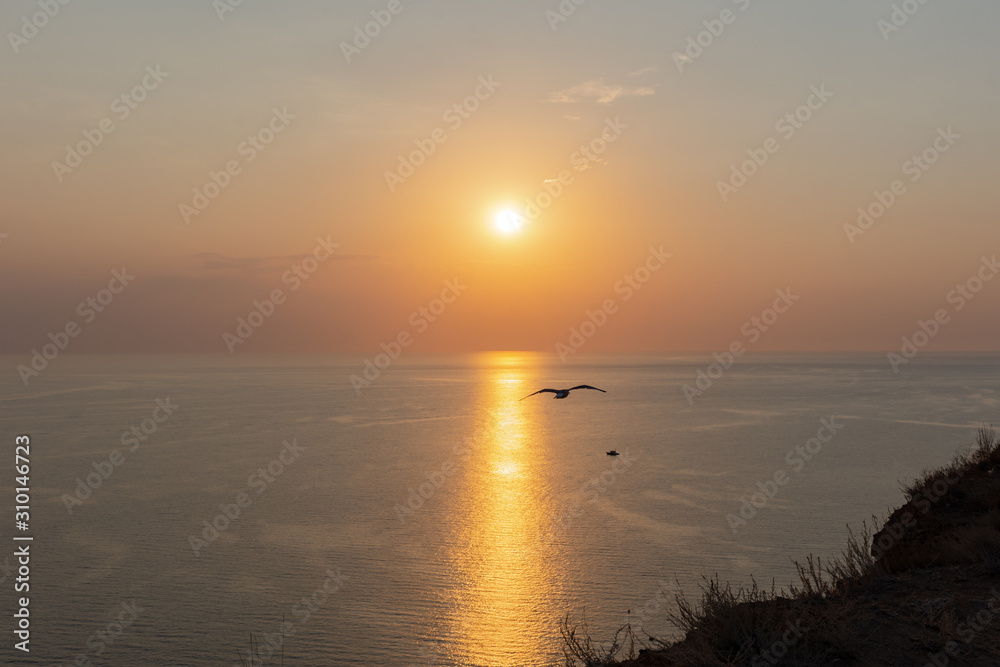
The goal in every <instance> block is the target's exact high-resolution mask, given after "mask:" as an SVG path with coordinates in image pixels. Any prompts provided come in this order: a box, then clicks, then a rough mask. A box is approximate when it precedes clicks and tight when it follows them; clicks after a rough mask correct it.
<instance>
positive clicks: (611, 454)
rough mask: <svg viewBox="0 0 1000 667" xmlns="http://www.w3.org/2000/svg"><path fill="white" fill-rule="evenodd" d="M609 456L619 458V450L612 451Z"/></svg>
mask: <svg viewBox="0 0 1000 667" xmlns="http://www.w3.org/2000/svg"><path fill="white" fill-rule="evenodd" d="M608 456H618V450H616V449H612V450H611V451H610V452H608Z"/></svg>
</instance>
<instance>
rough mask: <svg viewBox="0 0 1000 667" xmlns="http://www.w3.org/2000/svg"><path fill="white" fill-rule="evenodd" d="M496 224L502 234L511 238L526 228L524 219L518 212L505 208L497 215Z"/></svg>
mask: <svg viewBox="0 0 1000 667" xmlns="http://www.w3.org/2000/svg"><path fill="white" fill-rule="evenodd" d="M494 224H495V225H496V228H497V230H498V231H499V232H500V233H501V234H503V235H505V236H510V235H512V234H517V233H518V232H519V231H521V228H523V227H524V218H522V217H521V214H520V213H518V212H517V211H515V210H513V209H509V208H505V209H504V210H502V211H500V212H499V213H497V217H496V220H495V221H494Z"/></svg>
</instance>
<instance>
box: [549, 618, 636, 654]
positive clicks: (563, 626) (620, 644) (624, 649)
mask: <svg viewBox="0 0 1000 667" xmlns="http://www.w3.org/2000/svg"><path fill="white" fill-rule="evenodd" d="M559 634H560V635H562V639H563V656H564V657H565V658H566V665H567V667H575V666H577V665H583V666H584V667H606V666H608V665H615V664H617V662H618V661H619V660H632V659H634V658H635V657H636V644H637V643H639V642H638V638H637V637H636V636H635V633H634V632H633V631H632V624H631V623H626V624H625V625H623V626H622V627H620V628H618V630H617V631H616V632H615V635H614V637H612V639H611V643H610V644H609V645H607V646H604V645H602V644H597V643H595V642H594V641H593V640H592V639H591V638H590V629H589V628H588V627H587V618H586V616H584V618H583V620H582V621H580V622H574V621H573V619H572V617H571V616H570V615H569V614H566V617H565V618H564V619H563V620H562V621H561V622H560V623H559Z"/></svg>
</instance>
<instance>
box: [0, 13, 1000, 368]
mask: <svg viewBox="0 0 1000 667" xmlns="http://www.w3.org/2000/svg"><path fill="white" fill-rule="evenodd" d="M46 11H47V12H48V14H45V12H46ZM998 21H1000V6H998V5H997V4H996V3H993V2H987V1H985V0H984V1H975V0H951V1H950V2H947V3H945V2H943V1H935V0H928V1H927V2H925V3H923V4H920V3H918V2H916V0H908V1H907V2H895V3H893V2H889V1H885V0H863V1H862V0H842V1H838V2H829V1H826V2H821V1H819V0H772V1H771V2H762V1H761V0H735V1H733V0H717V1H711V2H694V1H690V2H682V1H671V2H665V1H661V2H653V1H638V0H637V1H634V2H610V1H608V0H583V1H582V2H581V0H564V1H563V2H561V3H560V2H558V1H556V0H535V1H531V2H528V1H520V0H511V1H505V2H499V1H496V2H486V1H467V2H457V1H456V0H393V1H390V0H374V1H367V0H366V1H363V2H361V1H344V0H337V1H333V0H330V1H296V2H284V3H276V2H264V1H263V0H242V2H237V0H215V2H213V1H212V0H177V1H172V2H169V3H166V2H152V1H151V0H146V1H143V0H130V1H128V2H125V1H117V0H90V1H88V2H83V1H80V2H76V1H69V2H67V4H60V2H58V1H57V0H35V1H34V2H29V1H27V0H9V1H7V2H5V3H3V5H2V7H0V27H2V29H3V32H4V33H5V39H4V42H5V43H4V44H3V45H2V46H0V52H2V56H0V81H2V89H3V95H2V96H0V138H2V145H3V147H4V150H3V151H2V153H0V188H2V190H0V192H2V196H0V313H2V317H3V326H2V327H0V353H13V354H30V353H31V351H32V350H38V349H41V348H42V347H43V346H44V345H46V344H48V343H50V341H53V344H58V343H59V341H63V342H64V343H66V348H67V349H68V350H69V351H70V352H81V353H82V352H216V353H222V354H251V353H254V352H266V353H296V352H308V353H317V352H322V353H327V352H329V353H338V352H351V353H354V352H357V353H365V354H370V353H374V352H378V351H379V350H381V349H384V348H383V347H382V346H383V345H388V346H389V347H392V345H391V341H398V340H400V337H402V338H403V339H404V340H409V341H410V342H409V343H408V344H407V348H408V349H410V350H414V351H421V352H435V353H437V352H464V351H474V350H541V351H549V352H558V351H559V350H562V351H563V352H564V353H565V352H566V346H568V347H569V348H571V349H572V354H574V355H576V354H584V353H603V352H685V351H698V352H713V351H722V350H726V349H729V348H730V346H731V345H733V344H734V343H741V344H743V345H745V346H746V347H747V348H748V349H751V350H753V351H781V350H786V351H828V350H829V351H841V350H842V351H861V350H865V351H881V352H889V351H892V350H898V349H900V348H901V347H902V346H903V344H904V342H905V341H903V338H904V337H906V338H908V339H910V340H911V342H912V341H913V336H914V335H915V334H917V332H920V331H924V332H926V335H925V339H923V338H919V337H918V340H917V343H920V342H923V343H924V345H923V346H920V347H921V349H927V350H955V351H971V350H998V349H1000V339H998V337H997V335H996V332H997V331H998V328H1000V327H998V325H1000V309H998V307H997V306H998V305H1000V279H998V280H992V278H993V277H994V275H995V273H996V271H998V270H1000V269H997V268H996V266H995V264H994V263H992V261H991V260H992V258H993V257H995V256H996V254H997V253H998V252H1000V226H998V223H997V217H996V201H997V200H996V183H995V180H996V174H997V169H996V158H997V155H998V154H1000V130H998V128H997V124H996V109H997V108H1000V74H998V72H997V67H996V64H997V63H998V62H1000V44H998V42H997V40H996V39H995V26H996V25H997V23H998ZM366 29H367V32H368V34H365V31H366ZM915 158H916V159H915ZM748 161H749V162H748ZM209 195H211V196H209ZM859 209H860V211H859ZM503 211H507V213H506V214H505V215H506V216H507V217H506V218H504V219H506V220H508V221H510V220H513V221H515V223H516V224H514V225H513V226H514V227H516V229H515V230H514V231H513V233H505V232H504V231H502V230H500V229H499V228H498V226H497V224H496V219H497V216H498V214H500V213H501V212H503ZM865 211H867V213H868V215H869V216H871V217H869V218H865V217H861V216H862V212H865ZM859 217H860V219H861V222H860V223H859ZM114 272H118V274H117V275H118V277H115V276H116V274H115V273H114ZM276 292H277V294H278V298H277V299H276V301H279V302H280V303H275V302H274V301H272V300H271V297H272V296H274V295H275V293H276ZM782 294H783V295H785V296H784V297H782V296H780V295H782ZM782 298H784V300H782ZM88 299H93V300H95V301H94V303H96V306H95V305H94V303H89V304H88V301H87V300H88ZM255 302H256V304H255ZM269 303H270V305H269ZM98 307H99V309H98ZM421 309H424V311H423V312H421ZM769 309H773V310H771V311H770V312H769ZM779 311H783V312H779ZM254 312H257V313H260V314H259V315H253V313H254ZM755 317H756V318H758V322H757V323H754V320H753V318H755ZM240 318H243V320H245V321H247V324H241V319H240ZM761 318H763V319H761ZM251 321H252V322H253V323H254V324H255V325H256V326H251V324H250V323H251ZM585 323H590V324H585ZM921 323H923V326H921ZM935 323H936V324H937V326H935ZM761 324H763V326H761ZM67 327H69V329H67ZM765 327H766V328H765ZM67 331H73V332H75V333H74V334H73V335H72V337H71V338H68V339H63V338H62V337H61V336H60V332H67ZM574 332H576V333H575V334H574ZM931 332H933V333H932V334H931ZM244 334H246V335H244ZM67 335H69V334H67ZM560 345H562V346H564V347H562V348H560V347H559V346H560Z"/></svg>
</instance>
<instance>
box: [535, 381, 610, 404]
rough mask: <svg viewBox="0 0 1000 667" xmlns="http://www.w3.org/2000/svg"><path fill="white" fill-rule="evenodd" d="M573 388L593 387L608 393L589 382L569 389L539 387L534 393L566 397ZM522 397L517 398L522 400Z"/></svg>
mask: <svg viewBox="0 0 1000 667" xmlns="http://www.w3.org/2000/svg"><path fill="white" fill-rule="evenodd" d="M574 389H595V390H597V391H599V392H602V393H604V394H606V393H608V392H606V391H604V390H603V389H598V388H597V387H591V386H590V385H589V384H578V385H576V386H575V387H570V388H569V389H539V390H538V391H536V392H535V394H544V393H545V392H549V393H551V394H555V396H553V397H552V398H566V397H567V396H569V392H571V391H573V390H574ZM535 394H528V395H527V396H525V397H524V398H531V397H532V396H534V395H535ZM524 398H521V399H518V400H521V401H523V400H524Z"/></svg>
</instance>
